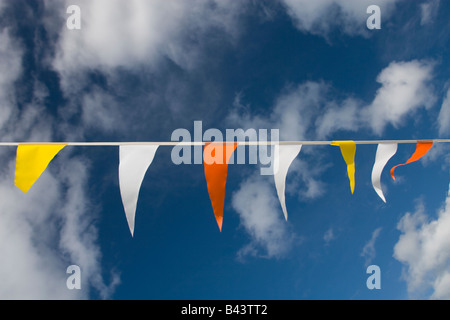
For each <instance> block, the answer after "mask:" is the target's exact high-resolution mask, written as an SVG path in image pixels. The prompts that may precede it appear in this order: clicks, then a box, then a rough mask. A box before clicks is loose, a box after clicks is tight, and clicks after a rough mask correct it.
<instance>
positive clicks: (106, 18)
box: [47, 0, 244, 72]
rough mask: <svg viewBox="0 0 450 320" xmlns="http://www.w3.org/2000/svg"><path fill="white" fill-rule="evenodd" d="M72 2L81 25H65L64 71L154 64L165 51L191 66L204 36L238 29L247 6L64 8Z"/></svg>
mask: <svg viewBox="0 0 450 320" xmlns="http://www.w3.org/2000/svg"><path fill="white" fill-rule="evenodd" d="M47 3H48V5H49V7H50V8H51V9H53V8H55V6H57V8H59V10H61V7H62V6H61V4H58V3H55V2H53V1H47ZM71 4H77V5H78V6H79V7H80V9H81V16H82V26H81V30H75V31H74V30H69V29H67V28H66V27H65V24H63V25H62V29H61V30H60V37H61V39H60V41H59V42H58V52H57V59H56V60H55V67H56V69H57V70H59V71H60V72H74V71H76V70H77V69H78V68H80V67H81V68H88V69H89V68H103V69H104V68H106V70H107V69H109V68H116V67H130V68H135V67H136V66H139V65H142V64H144V65H155V64H156V63H157V62H158V61H160V59H161V58H162V57H164V56H167V57H169V58H170V59H172V60H173V61H175V63H177V64H179V65H180V66H182V67H184V68H190V67H192V66H193V65H195V64H196V63H197V59H198V54H199V51H198V48H199V47H201V42H202V41H203V39H204V38H207V37H205V35H208V36H209V37H218V36H220V32H225V33H226V34H228V35H231V36H233V35H234V33H235V32H237V30H238V29H237V23H236V21H235V17H236V16H237V15H238V14H239V12H240V11H242V10H243V7H244V6H243V5H242V4H241V5H239V4H237V3H235V2H234V1H220V0H210V1H202V0H192V1H183V0H173V1H159V0H130V1H126V2H124V1H122V0H77V1H68V0H67V1H66V2H65V7H63V9H64V8H66V7H67V6H69V5H71ZM63 12H65V11H63Z"/></svg>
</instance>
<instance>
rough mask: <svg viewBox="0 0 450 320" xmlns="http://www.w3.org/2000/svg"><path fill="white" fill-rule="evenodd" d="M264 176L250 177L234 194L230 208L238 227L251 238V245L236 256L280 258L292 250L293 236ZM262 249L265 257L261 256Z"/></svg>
mask: <svg viewBox="0 0 450 320" xmlns="http://www.w3.org/2000/svg"><path fill="white" fill-rule="evenodd" d="M266 178H267V177H266V176H260V175H258V174H256V175H253V176H251V177H250V178H248V179H247V180H245V181H244V182H243V183H241V185H240V187H239V189H238V190H237V191H235V192H234V193H233V196H232V206H233V209H234V210H235V211H236V212H237V213H238V214H239V215H240V218H241V225H242V226H243V227H244V228H245V230H246V231H247V232H248V234H249V235H250V236H251V239H250V243H249V244H248V245H246V246H245V247H244V248H242V249H241V250H240V251H239V252H238V257H239V258H243V257H245V256H246V255H249V254H250V255H259V256H265V257H268V258H274V257H275V258H279V257H283V256H284V255H285V254H286V253H287V252H289V250H290V249H291V247H292V245H293V243H294V242H293V241H294V238H295V237H294V235H293V233H292V232H291V231H290V230H289V228H288V223H287V222H286V221H285V220H284V217H283V215H282V213H281V210H280V208H279V206H280V204H279V202H278V198H277V197H276V195H275V189H274V186H273V185H272V187H271V186H270V185H269V184H268V183H267V181H266ZM261 249H262V250H263V251H264V252H265V254H261V253H260V251H261Z"/></svg>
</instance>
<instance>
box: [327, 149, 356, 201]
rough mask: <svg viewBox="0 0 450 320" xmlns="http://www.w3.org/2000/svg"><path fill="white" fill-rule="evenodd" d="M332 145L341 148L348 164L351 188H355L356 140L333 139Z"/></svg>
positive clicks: (352, 189)
mask: <svg viewBox="0 0 450 320" xmlns="http://www.w3.org/2000/svg"><path fill="white" fill-rule="evenodd" d="M331 145H333V146H339V147H340V148H341V153H342V157H343V158H344V161H345V163H346V164H347V174H348V179H349V180H350V190H351V191H352V193H353V191H354V190H355V153H356V144H355V142H354V141H332V142H331Z"/></svg>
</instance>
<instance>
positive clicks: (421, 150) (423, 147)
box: [391, 141, 433, 180]
mask: <svg viewBox="0 0 450 320" xmlns="http://www.w3.org/2000/svg"><path fill="white" fill-rule="evenodd" d="M432 146H433V142H432V141H431V142H429V141H428V142H422V141H418V142H417V144H416V151H414V153H413V155H412V156H411V158H409V159H408V161H406V162H405V163H401V164H398V165H396V166H395V167H392V169H391V176H392V179H394V180H395V176H394V170H395V168H397V167H398V166H404V165H405V164H408V163H411V162H415V161H417V160H419V159H420V158H422V157H423V156H424V155H425V154H426V153H427V152H428V150H430V149H431V147H432Z"/></svg>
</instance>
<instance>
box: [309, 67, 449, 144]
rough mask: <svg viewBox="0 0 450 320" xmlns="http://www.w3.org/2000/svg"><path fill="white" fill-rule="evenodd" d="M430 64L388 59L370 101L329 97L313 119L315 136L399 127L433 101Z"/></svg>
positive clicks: (377, 131) (380, 132) (381, 131)
mask: <svg viewBox="0 0 450 320" xmlns="http://www.w3.org/2000/svg"><path fill="white" fill-rule="evenodd" d="M433 67H434V63H432V62H429V61H420V60H412V61H400V62H391V63H390V64H389V65H388V66H387V67H386V68H384V69H383V70H382V71H381V72H380V73H379V75H378V76H377V79H376V80H377V82H379V83H380V84H381V87H380V88H379V89H378V90H377V92H376V94H375V96H374V99H373V100H372V102H370V103H369V104H367V105H364V103H363V102H361V101H359V100H357V99H355V98H353V97H351V96H349V97H347V98H346V99H344V100H343V101H342V102H339V101H333V100H332V99H330V101H329V102H328V103H327V104H326V105H325V108H324V112H323V114H322V115H320V116H319V117H318V118H317V119H316V127H317V129H316V131H317V135H318V137H320V138H326V137H329V136H330V135H331V134H333V133H334V132H337V131H339V130H345V131H356V130H359V129H362V128H367V129H371V130H372V131H373V132H374V133H375V134H378V135H381V134H382V133H383V131H384V130H385V128H386V126H388V125H391V126H393V127H394V128H398V127H400V126H401V125H402V124H403V123H404V122H405V121H406V120H407V119H409V118H412V117H413V116H414V115H415V113H416V111H417V110H419V109H420V108H425V109H429V108H431V107H432V106H433V105H434V103H435V102H436V96H435V94H434V91H433V87H432V85H431V80H432V79H433ZM322 94H326V92H323V93H322ZM444 113H445V112H444Z"/></svg>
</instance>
